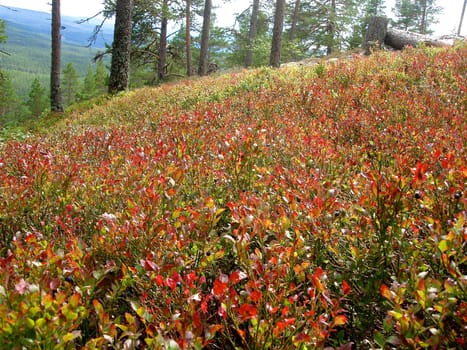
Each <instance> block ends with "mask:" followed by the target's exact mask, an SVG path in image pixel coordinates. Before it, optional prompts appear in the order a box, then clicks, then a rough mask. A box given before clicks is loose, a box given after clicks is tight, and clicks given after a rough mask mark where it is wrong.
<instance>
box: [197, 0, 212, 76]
mask: <svg viewBox="0 0 467 350" xmlns="http://www.w3.org/2000/svg"><path fill="white" fill-rule="evenodd" d="M211 9H212V0H205V2H204V12H203V29H202V30H201V49H200V56H199V63H198V74H199V75H201V76H203V75H206V74H207V73H208V65H209V32H210V29H211Z"/></svg>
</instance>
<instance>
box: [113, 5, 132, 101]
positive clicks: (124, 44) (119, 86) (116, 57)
mask: <svg viewBox="0 0 467 350" xmlns="http://www.w3.org/2000/svg"><path fill="white" fill-rule="evenodd" d="M132 11H133V0H117V8H116V14H115V27H114V28H115V29H114V40H113V44H112V62H111V67H110V78H109V93H111V94H113V93H116V92H119V91H123V90H126V89H128V83H129V76H130V53H131V30H132V23H131V20H132V18H131V16H132Z"/></svg>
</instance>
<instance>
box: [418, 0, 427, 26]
mask: <svg viewBox="0 0 467 350" xmlns="http://www.w3.org/2000/svg"><path fill="white" fill-rule="evenodd" d="M420 4H421V6H422V18H420V28H419V32H420V33H421V34H426V20H427V18H426V17H427V8H426V7H427V4H426V0H422V1H420Z"/></svg>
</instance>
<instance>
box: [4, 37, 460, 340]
mask: <svg viewBox="0 0 467 350" xmlns="http://www.w3.org/2000/svg"><path fill="white" fill-rule="evenodd" d="M465 57H466V49H465V47H462V46H458V47H455V48H451V49H442V50H441V49H431V48H423V49H410V50H406V51H404V52H401V53H384V52H378V53H375V54H374V55H372V56H371V57H358V56H356V57H354V58H353V59H352V60H343V61H338V62H335V63H333V64H325V63H322V64H320V65H318V66H312V67H290V68H283V69H279V70H273V69H269V68H262V69H258V70H251V71H243V72H238V73H231V74H228V75H223V76H220V77H216V78H214V77H207V78H200V79H193V80H189V81H186V82H180V83H177V84H167V85H164V86H161V87H159V88H157V89H148V88H145V89H141V90H137V91H133V92H129V93H125V94H122V95H119V96H116V97H115V98H113V99H111V100H109V101H107V102H106V103H104V102H103V103H100V104H99V105H96V106H94V107H92V108H91V109H90V110H89V111H85V112H80V111H75V112H72V114H71V117H70V118H66V119H64V120H62V121H60V122H58V123H57V124H55V127H54V128H53V129H51V130H46V131H44V132H42V133H41V134H37V135H35V136H31V137H29V138H27V139H25V140H22V141H9V142H5V143H3V144H2V145H1V154H0V188H1V192H0V238H1V242H0V264H1V270H0V279H1V281H2V283H1V287H0V301H1V302H0V343H1V344H6V346H7V347H9V348H12V349H15V348H18V349H19V348H23V347H24V348H45V347H46V348H56V349H68V348H69V349H74V348H84V349H102V348H115V349H120V348H124V349H126V348H141V349H144V348H147V349H169V348H170V349H201V348H206V349H217V348H225V349H239V348H242V349H266V348H267V349H291V348H297V349H323V348H326V347H328V348H329V347H332V348H350V347H354V348H375V347H380V348H391V347H392V348H398V347H399V348H462V347H464V345H465V338H466V328H465V324H466V310H467V307H466V287H467V280H466V277H465V276H466V269H465V266H466V260H465V259H466V258H465V255H466V254H465V244H466V243H465V240H466V235H465V232H466V224H465V223H466V206H467V199H466V192H465V191H466V190H465V182H466V177H467V168H466V166H465V164H466V159H467V155H466V153H465V144H466V139H467V134H466V133H467V127H466V125H465V86H466V76H465V73H463V72H465V71H466V60H465Z"/></svg>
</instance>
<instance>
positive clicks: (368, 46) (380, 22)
mask: <svg viewBox="0 0 467 350" xmlns="http://www.w3.org/2000/svg"><path fill="white" fill-rule="evenodd" d="M388 23H389V20H388V19H387V18H386V17H371V18H370V20H369V22H368V28H367V31H366V37H365V43H364V45H363V46H364V47H363V48H364V49H365V55H369V54H370V53H371V51H372V50H374V49H381V45H383V43H384V40H385V37H386V33H387V30H388Z"/></svg>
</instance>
